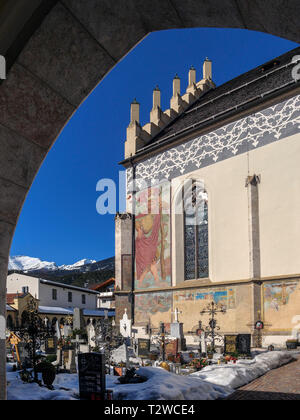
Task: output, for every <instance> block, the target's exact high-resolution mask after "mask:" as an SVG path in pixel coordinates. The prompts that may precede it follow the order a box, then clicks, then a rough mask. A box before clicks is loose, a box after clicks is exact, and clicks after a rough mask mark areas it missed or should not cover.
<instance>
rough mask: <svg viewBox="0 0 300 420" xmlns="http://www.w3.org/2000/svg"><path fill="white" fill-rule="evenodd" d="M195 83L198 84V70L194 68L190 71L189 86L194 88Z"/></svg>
mask: <svg viewBox="0 0 300 420" xmlns="http://www.w3.org/2000/svg"><path fill="white" fill-rule="evenodd" d="M194 83H196V69H195V67H193V66H192V67H191V68H190V71H189V86H192V85H193V84H194Z"/></svg>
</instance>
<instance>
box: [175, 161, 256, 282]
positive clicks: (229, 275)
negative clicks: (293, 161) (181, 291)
mask: <svg viewBox="0 0 300 420" xmlns="http://www.w3.org/2000/svg"><path fill="white" fill-rule="evenodd" d="M247 175H248V163H247V155H246V154H244V155H239V156H236V157H235V158H232V159H228V160H225V161H222V162H218V163H216V164H214V165H211V166H207V167H205V168H202V169H199V170H197V171H194V172H191V173H189V174H188V175H185V176H184V177H179V178H177V179H175V180H174V181H173V185H174V188H173V191H174V194H175V193H176V191H178V187H177V188H176V187H175V185H176V184H177V183H178V181H179V180H180V181H182V182H183V181H184V179H187V178H189V179H190V178H195V179H199V180H202V181H203V182H204V185H205V188H206V190H207V192H208V223H209V278H210V280H211V281H213V282H221V281H232V280H241V279H248V278H249V268H250V265H249V264H250V263H249V232H248V198H247V189H246V188H245V179H246V177H247ZM173 199H174V196H173ZM172 217H173V223H172V236H173V238H175V240H174V241H173V243H172V256H173V257H172V261H173V262H174V264H173V284H174V285H175V284H177V285H178V284H179V283H181V282H183V281H184V276H183V267H184V253H183V239H181V240H180V239H179V238H178V237H177V236H178V230H179V231H180V232H181V231H182V229H178V225H179V217H178V215H174V214H173V215H172ZM182 223H183V218H182ZM176 235H177V236H176ZM181 236H182V235H181ZM187 283H188V281H185V284H187Z"/></svg>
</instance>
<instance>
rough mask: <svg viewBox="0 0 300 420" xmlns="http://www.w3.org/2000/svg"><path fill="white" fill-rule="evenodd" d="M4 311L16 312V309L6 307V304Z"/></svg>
mask: <svg viewBox="0 0 300 420" xmlns="http://www.w3.org/2000/svg"><path fill="white" fill-rule="evenodd" d="M6 311H8V312H17V310H16V309H14V308H12V307H11V306H10V305H7V304H6Z"/></svg>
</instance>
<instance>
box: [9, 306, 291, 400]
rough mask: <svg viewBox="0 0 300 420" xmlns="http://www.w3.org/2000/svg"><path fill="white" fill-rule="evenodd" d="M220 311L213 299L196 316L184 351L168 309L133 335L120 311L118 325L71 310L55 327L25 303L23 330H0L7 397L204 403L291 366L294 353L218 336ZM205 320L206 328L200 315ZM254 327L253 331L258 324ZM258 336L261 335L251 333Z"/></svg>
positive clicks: (245, 338)
mask: <svg viewBox="0 0 300 420" xmlns="http://www.w3.org/2000/svg"><path fill="white" fill-rule="evenodd" d="M224 311H225V309H224V307H222V306H220V305H218V304H216V303H214V302H213V301H212V302H211V303H210V304H209V305H208V306H207V307H206V308H204V309H203V310H202V311H201V312H200V313H199V321H198V328H197V329H196V330H195V331H190V332H189V335H190V336H193V338H194V344H193V345H187V344H186V338H185V336H184V334H183V331H184V330H183V324H182V323H181V322H180V320H179V317H180V312H179V311H178V309H177V308H176V309H175V313H174V314H175V317H174V322H173V323H171V324H170V325H168V324H165V323H163V322H162V323H161V324H160V326H159V328H150V327H149V328H147V329H146V330H147V331H146V334H145V336H144V337H143V338H142V337H137V330H136V329H135V328H133V327H132V325H131V320H130V319H129V318H128V315H127V310H126V309H125V311H124V314H123V317H122V319H121V321H120V324H119V325H116V323H115V321H114V320H111V319H110V318H109V317H108V316H107V313H106V316H105V317H104V318H102V319H99V320H97V321H96V322H95V321H94V322H92V320H91V322H90V323H88V325H87V326H85V324H84V322H83V314H82V309H79V308H75V309H74V315H73V317H71V316H70V317H68V318H66V323H65V325H64V328H63V329H59V328H57V326H53V325H49V324H48V323H47V322H46V320H45V319H43V318H42V317H41V315H40V314H39V313H38V310H37V307H36V304H35V301H34V299H32V300H31V301H30V302H29V303H28V308H27V313H28V319H27V324H26V325H25V326H23V327H22V328H19V329H18V330H17V329H15V330H14V331H9V330H7V340H6V343H7V378H8V398H9V399H16V400H18V399H34V400H35V399H45V400H57V399H62V400H80V399H81V400H96V401H97V400H98V401H111V400H161V399H163V400H167V399H172V400H174V399H179V400H193V399H194V400H211V399H224V398H227V397H228V396H229V395H231V394H232V393H233V392H234V390H235V389H237V388H239V387H241V386H243V385H245V384H247V383H249V382H251V381H253V380H254V379H256V378H258V377H260V376H262V375H263V374H265V373H266V372H268V371H269V370H271V369H275V368H278V367H279V366H282V365H285V364H287V363H289V362H291V361H293V360H294V356H295V354H296V353H297V347H296V349H295V348H293V347H291V346H287V347H288V348H287V349H280V348H276V349H275V347H274V346H269V348H268V349H263V348H259V346H258V347H253V346H252V345H251V343H252V342H253V340H254V342H255V344H257V343H256V341H255V340H256V338H255V337H256V336H254V337H251V335H250V334H235V335H222V334H221V333H220V327H219V324H218V319H219V317H220V316H222V313H224ZM204 313H205V314H208V316H209V322H208V325H203V323H202V320H201V317H202V316H203V314H204ZM259 327H260V328H261V325H259ZM259 331H261V329H260V330H259Z"/></svg>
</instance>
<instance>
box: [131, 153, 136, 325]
mask: <svg viewBox="0 0 300 420" xmlns="http://www.w3.org/2000/svg"><path fill="white" fill-rule="evenodd" d="M130 164H131V167H132V183H133V191H132V238H131V240H132V246H131V249H132V251H131V256H132V258H131V293H130V303H131V320H132V325H134V303H135V302H134V282H135V194H136V185H135V180H136V164H135V163H134V159H133V157H131V158H130Z"/></svg>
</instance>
